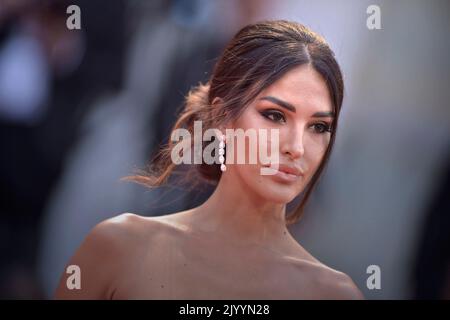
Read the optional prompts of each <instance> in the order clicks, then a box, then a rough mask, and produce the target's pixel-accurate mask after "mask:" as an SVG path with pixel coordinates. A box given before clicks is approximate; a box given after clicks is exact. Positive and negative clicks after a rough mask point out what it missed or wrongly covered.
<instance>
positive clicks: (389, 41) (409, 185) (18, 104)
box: [0, 0, 450, 299]
mask: <svg viewBox="0 0 450 320" xmlns="http://www.w3.org/2000/svg"><path fill="white" fill-rule="evenodd" d="M72 4H76V5H78V6H79V8H80V13H81V28H80V29H79V30H77V29H75V30H69V29H68V28H67V26H66V21H67V19H68V18H69V16H70V14H68V13H67V12H66V9H67V7H68V6H69V5H72ZM372 4H375V5H378V6H379V7H380V10H381V29H380V30H369V29H368V28H367V26H366V20H367V18H368V17H369V15H370V14H368V13H367V12H366V10H367V8H368V6H369V5H372ZM262 19H287V20H294V21H297V22H300V23H303V24H305V25H307V26H308V27H310V28H312V29H313V30H314V31H316V32H318V33H320V34H322V35H323V36H324V37H325V38H326V39H327V40H328V42H329V43H330V45H331V47H332V48H333V50H334V51H335V53H336V56H337V60H338V62H339V63H340V65H341V67H342V70H343V73H344V77H345V84H346V93H345V98H344V105H343V109H342V117H341V123H340V127H339V130H338V136H337V141H336V145H335V149H334V153H333V155H332V157H331V159H330V160H331V161H330V163H329V166H328V168H327V170H326V171H325V174H324V176H323V178H322V180H321V182H320V184H319V185H318V188H317V189H316V191H315V193H314V194H313V197H312V198H311V201H310V203H309V205H308V207H307V211H306V214H305V215H304V217H303V218H302V219H301V220H300V222H298V223H297V224H296V225H294V226H291V227H290V230H291V232H292V234H293V235H294V236H295V237H296V239H298V241H299V242H300V243H301V244H302V245H303V246H304V247H305V248H306V249H307V250H309V251H310V252H311V253H312V254H313V255H314V256H316V257H317V258H318V259H319V260H321V261H322V262H324V263H326V264H328V265H329V266H331V267H333V268H336V269H338V270H341V271H343V272H345V273H347V274H348V275H350V276H351V277H352V279H353V280H354V281H355V283H356V284H357V285H358V287H359V288H360V289H361V290H362V292H363V293H364V295H365V296H366V298H368V299H415V298H424V299H449V298H450V208H449V196H450V194H449V190H450V105H449V101H450V90H449V89H450V86H449V84H450V59H449V56H450V55H449V49H450V37H449V30H450V2H449V1H446V0H442V1H438V0H431V1H417V0H396V1H381V0H371V1H364V0H363V1H361V0H345V1H339V2H336V1H332V0H329V1H325V0H314V1H312V0H309V1H307V0H282V1H281V0H280V1H268V0H243V1H238V0H213V1H210V0H189V1H188V0H165V1H162V0H152V1H144V0H126V1H125V0H108V1H106V0H104V1H100V0H80V1H75V0H72V1H65V0H52V1H50V0H49V1H46V0H0V154H1V158H0V159H1V160H0V190H1V202H0V219H1V220H0V250H1V251H0V298H3V299H5V298H7V299H46V298H51V297H52V295H53V292H54V290H55V288H56V284H57V282H58V280H59V277H60V275H61V273H62V272H63V271H64V266H65V264H66V263H67V262H68V260H69V258H70V257H71V256H72V254H73V253H74V251H75V250H76V249H77V247H78V246H79V245H80V243H81V241H82V240H83V238H84V237H85V236H86V235H87V233H88V232H89V231H90V229H91V228H92V227H93V226H94V225H95V224H97V223H98V222H100V221H102V220H104V219H107V218H110V217H113V216H116V215H118V214H120V213H123V212H134V213H137V214H141V215H145V216H153V215H162V214H167V213H172V212H175V211H178V210H184V209H188V208H191V207H194V206H197V205H199V204H200V203H202V202H203V201H205V200H206V199H207V197H208V196H209V194H210V192H211V191H212V189H211V188H210V187H206V188H205V189H204V190H201V191H200V190H199V191H196V192H192V191H191V192H188V191H184V190H182V189H169V188H166V187H164V188H160V189H156V190H148V189H145V188H143V187H141V186H138V185H134V184H132V183H126V182H120V181H119V179H120V178H121V177H123V176H126V175H128V174H130V173H131V172H132V171H133V170H135V169H136V168H142V167H144V166H145V165H146V163H148V161H149V159H150V158H151V156H152V155H153V154H154V152H155V150H157V148H158V146H159V144H160V143H161V142H162V141H165V140H167V138H168V135H169V132H170V127H171V125H172V123H173V121H174V120H175V117H176V112H177V110H178V108H179V107H180V104H181V103H182V101H183V97H184V96H185V95H186V94H187V92H188V90H189V88H190V87H192V86H194V85H196V84H198V82H199V81H206V80H207V79H208V77H209V75H210V71H211V68H212V66H213V65H214V62H215V61H216V59H217V58H218V56H219V54H220V52H221V50H222V49H223V48H224V45H225V44H226V42H227V41H229V40H230V38H231V37H232V36H233V34H234V33H235V32H236V31H238V30H239V29H240V28H241V27H242V26H244V25H246V24H248V23H251V22H256V21H258V20H262ZM370 265H377V266H379V267H380V270H381V289H373V290H370V289H368V287H367V285H366V281H367V278H368V277H369V276H370V275H369V274H367V272H366V270H367V267H368V266H370Z"/></svg>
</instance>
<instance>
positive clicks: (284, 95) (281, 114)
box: [227, 65, 333, 203]
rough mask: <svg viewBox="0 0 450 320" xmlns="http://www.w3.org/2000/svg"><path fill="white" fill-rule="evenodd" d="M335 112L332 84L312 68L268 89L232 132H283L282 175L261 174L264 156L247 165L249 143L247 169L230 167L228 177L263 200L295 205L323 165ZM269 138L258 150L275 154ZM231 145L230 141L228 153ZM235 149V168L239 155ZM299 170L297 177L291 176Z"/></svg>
mask: <svg viewBox="0 0 450 320" xmlns="http://www.w3.org/2000/svg"><path fill="white" fill-rule="evenodd" d="M332 110H333V109H332V102H331V98H330V94H329V91H328V88H327V85H326V83H325V81H324V80H323V78H322V77H321V75H320V74H319V73H318V72H317V71H315V70H314V69H313V67H311V66H309V65H302V66H299V67H296V68H294V69H292V70H290V71H288V72H287V73H286V74H285V75H283V76H282V77H281V78H280V79H279V80H278V81H276V82H274V83H273V84H272V85H271V86H269V87H268V88H266V89H265V90H263V91H262V92H261V93H260V94H259V95H258V96H257V97H256V98H255V100H254V101H253V102H252V103H251V104H250V105H249V106H248V107H247V108H246V109H245V111H244V112H243V113H242V115H241V116H240V117H239V118H238V119H237V120H236V121H235V122H234V123H233V125H232V126H233V129H238V128H241V129H243V130H244V131H246V130H248V129H253V130H254V129H256V130H258V129H267V130H268V132H270V131H269V130H270V129H278V130H279V131H278V132H279V145H278V148H277V149H278V163H274V164H273V165H272V167H275V168H276V167H277V165H278V171H274V172H275V174H274V175H273V174H272V175H262V174H261V170H260V169H261V168H263V167H265V166H267V164H263V163H262V161H261V159H260V158H259V156H258V157H257V163H256V164H248V163H249V154H248V153H249V145H248V143H246V146H245V151H244V152H245V153H246V155H245V159H246V162H245V164H231V165H227V168H229V169H227V171H230V172H229V173H228V174H230V175H231V176H232V177H234V178H235V179H239V180H240V182H241V183H243V184H244V185H245V188H246V189H247V190H249V191H252V192H253V193H254V194H255V195H256V196H257V197H258V198H261V199H263V200H264V201H270V202H275V203H288V202H290V201H292V200H293V199H294V198H295V197H296V196H297V195H299V194H300V193H301V192H302V191H303V189H304V188H305V186H306V185H307V184H308V182H309V181H310V180H311V178H312V176H313V175H314V173H315V172H316V170H317V168H318V166H319V165H320V163H321V161H322V158H323V156H324V154H325V151H326V149H327V146H328V144H329V142H330V137H331V124H332V119H333V115H332ZM267 136H268V139H266V141H264V140H263V139H258V147H259V148H266V149H265V150H268V151H267V152H268V154H270V145H271V142H272V141H271V140H270V133H268V135H267ZM228 145H229V144H228V141H227V148H228ZM235 145H236V143H235ZM236 147H237V146H235V148H234V150H235V151H234V152H235V156H234V159H235V163H236V157H237V152H239V150H237V149H236ZM241 152H242V151H241ZM227 154H228V151H227ZM258 154H259V152H258ZM289 168H290V169H289ZM295 171H297V173H296V174H292V173H294V172H295ZM289 172H290V173H289Z"/></svg>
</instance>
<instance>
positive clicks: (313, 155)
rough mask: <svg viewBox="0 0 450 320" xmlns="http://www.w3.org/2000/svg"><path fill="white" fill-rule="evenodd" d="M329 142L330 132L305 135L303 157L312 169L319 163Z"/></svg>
mask: <svg viewBox="0 0 450 320" xmlns="http://www.w3.org/2000/svg"><path fill="white" fill-rule="evenodd" d="M329 143H330V134H321V135H315V134H310V135H306V137H305V141H304V148H305V159H306V160H307V162H308V165H309V166H310V169H312V170H313V171H315V169H316V168H317V167H318V166H319V165H320V163H321V161H322V158H323V156H324V155H325V152H326V150H327V147H328V144H329Z"/></svg>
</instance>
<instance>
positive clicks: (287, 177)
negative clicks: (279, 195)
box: [265, 163, 304, 182]
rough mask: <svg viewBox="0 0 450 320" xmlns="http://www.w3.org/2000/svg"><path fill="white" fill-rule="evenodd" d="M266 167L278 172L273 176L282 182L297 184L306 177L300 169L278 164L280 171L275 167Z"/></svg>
mask: <svg viewBox="0 0 450 320" xmlns="http://www.w3.org/2000/svg"><path fill="white" fill-rule="evenodd" d="M265 167H267V168H271V169H273V170H276V173H275V174H273V175H271V176H272V177H274V178H276V179H277V180H281V181H282V182H296V181H298V179H299V178H300V177H302V176H303V175H304V173H303V171H302V170H300V169H299V168H297V167H295V166H290V165H286V164H281V163H280V164H278V169H275V168H274V167H273V165H271V166H268V165H267V166H265Z"/></svg>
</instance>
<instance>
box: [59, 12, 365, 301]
mask: <svg viewBox="0 0 450 320" xmlns="http://www.w3.org/2000/svg"><path fill="white" fill-rule="evenodd" d="M343 88H344V85H343V80H342V75H341V71H340V68H339V65H338V64H337V62H336V61H335V58H334V54H333V52H332V51H331V49H330V48H329V46H328V45H327V43H326V42H325V40H324V39H323V38H321V37H320V36H319V35H317V34H315V33H313V32H312V31H311V30H309V29H307V28H306V27H304V26H303V25H300V24H297V23H293V22H288V21H266V22H261V23H256V24H253V25H248V26H246V27H244V28H243V29H242V30H240V31H239V32H238V33H237V34H236V35H235V37H234V38H233V39H232V40H231V42H230V43H229V44H228V46H227V47H226V49H225V50H224V52H223V54H222V56H221V57H220V59H219V60H218V62H217V63H216V65H215V67H214V70H213V73H212V75H211V77H210V79H209V81H208V83H207V84H205V85H203V84H200V85H198V86H197V87H196V88H194V89H193V90H191V92H190V93H189V95H188V96H187V98H186V103H185V109H184V111H183V112H182V113H181V115H180V117H179V118H178V121H177V122H176V124H175V126H174V128H173V133H175V132H178V131H177V130H180V129H186V130H188V132H189V133H192V134H193V133H194V125H195V121H201V124H202V132H205V130H207V129H211V128H214V129H215V130H216V132H219V134H218V135H217V136H216V138H218V139H219V140H217V141H219V142H220V143H219V151H218V152H217V156H216V157H219V158H220V162H219V163H213V164H208V163H206V162H204V161H203V162H202V163H201V164H193V165H190V166H189V167H190V168H191V169H192V170H193V171H192V170H190V171H189V172H190V173H194V174H196V175H197V176H193V175H192V174H190V175H188V176H187V179H188V181H190V182H191V183H193V182H196V181H198V178H199V177H201V178H204V179H206V181H210V182H213V183H216V188H215V191H214V192H213V194H212V195H211V197H210V198H209V199H208V200H207V201H206V202H205V203H203V204H202V205H200V206H198V207H196V208H193V209H190V210H186V211H183V212H178V213H172V214H168V215H164V216H159V217H142V216H138V215H135V214H129V213H126V214H122V215H119V216H117V217H115V218H112V219H109V220H106V221H104V222H102V223H100V224H98V225H97V226H96V227H95V228H94V229H93V230H92V231H91V233H90V234H89V235H88V236H87V238H86V239H85V241H84V242H83V244H82V245H81V247H80V248H79V249H78V251H77V252H76V254H75V255H74V257H73V258H72V260H71V261H70V263H69V265H76V266H78V267H79V270H80V271H81V273H80V276H81V281H80V283H79V285H80V287H78V288H72V289H70V288H71V286H70V285H69V286H68V283H69V282H70V281H71V279H70V278H71V274H67V273H63V276H62V277H61V281H60V284H59V287H58V289H57V292H56V298H62V299H65V298H82V299H358V298H362V294H361V293H360V291H359V290H358V288H357V287H356V286H355V284H354V283H353V282H352V280H351V279H350V278H349V277H348V276H347V275H345V274H343V273H341V272H338V271H335V270H333V269H331V268H329V267H327V266H325V265H324V264H322V263H321V262H319V261H318V260H317V259H315V258H314V257H312V256H311V255H310V254H309V253H308V252H307V251H306V250H305V249H304V248H303V247H302V246H301V245H300V244H299V243H298V242H297V241H296V240H295V239H294V238H293V237H292V236H291V235H290V233H289V231H288V229H287V225H289V224H292V223H294V222H296V221H297V220H298V218H299V217H300V215H301V213H302V212H303V208H304V206H305V204H306V201H307V200H308V197H309V195H310V194H311V192H312V190H313V188H314V185H315V184H316V182H317V180H318V178H319V176H320V174H321V172H322V170H323V168H324V165H325V163H326V161H327V160H328V158H329V155H330V152H331V149H332V146H333V142H334V137H335V134H336V129H337V120H338V117H339V112H340V109H341V105H342V100H343ZM230 129H242V130H244V131H246V130H260V129H266V130H275V132H277V134H278V136H277V141H275V140H271V139H269V140H268V141H265V140H263V139H259V140H258V147H260V148H263V147H267V146H274V145H275V146H276V147H277V149H276V150H275V151H276V154H275V156H276V157H274V158H271V159H272V160H273V159H276V161H275V162H273V161H272V162H269V163H263V162H262V161H261V159H259V158H258V160H257V161H256V163H244V164H239V163H238V164H233V163H231V164H230V161H228V159H229V154H230V150H231V149H230V146H231V148H233V151H237V152H238V153H239V152H244V153H245V154H246V156H249V153H250V151H251V150H250V149H249V147H248V146H245V148H244V149H243V151H242V150H237V149H236V150H235V149H234V148H235V146H236V144H234V141H233V139H234V138H235V137H233V136H229V135H228V134H227V135H226V136H225V133H226V132H227V130H230ZM271 137H272V136H271ZM215 141H216V140H215ZM190 145H191V146H192V145H193V144H190ZM203 145H205V143H204V142H203ZM175 148H176V144H174V143H173V142H172V141H171V142H169V144H168V145H167V146H166V147H165V148H164V149H162V150H161V152H160V154H159V156H158V157H156V158H155V159H154V161H153V162H152V165H151V170H150V171H149V172H148V174H146V175H137V176H132V177H128V178H129V179H130V180H133V181H136V182H138V183H142V184H145V185H148V186H150V187H155V186H159V185H162V184H163V183H166V182H167V180H168V178H169V177H170V176H172V175H173V173H174V169H175V168H176V165H175V163H174V161H173V159H174V157H173V155H174V153H173V151H174V149H175ZM183 152H184V151H183ZM214 154H216V153H214ZM227 155H228V157H227ZM238 155H239V154H238ZM220 156H223V157H220ZM224 159H226V160H225V161H224ZM246 159H248V157H246ZM267 167H270V168H272V171H271V173H270V174H264V175H263V174H261V169H262V168H267ZM299 195H300V196H301V201H300V204H299V207H298V208H297V209H296V210H295V211H294V212H293V213H292V214H287V213H286V205H287V204H288V203H290V202H292V201H293V200H294V199H296V198H297V197H298V196H299ZM69 287H70V288H69Z"/></svg>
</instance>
